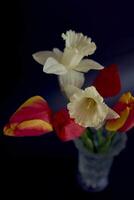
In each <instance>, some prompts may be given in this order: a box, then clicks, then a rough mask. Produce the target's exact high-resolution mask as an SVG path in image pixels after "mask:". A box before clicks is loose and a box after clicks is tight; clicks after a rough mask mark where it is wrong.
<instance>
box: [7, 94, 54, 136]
mask: <svg viewBox="0 0 134 200" xmlns="http://www.w3.org/2000/svg"><path fill="white" fill-rule="evenodd" d="M51 118H52V111H51V109H50V108H49V106H48V103H47V102H46V101H45V100H44V99H43V98H42V97H40V96H34V97H31V98H30V99H28V100H27V101H26V102H25V103H24V104H22V105H21V106H20V107H19V108H18V109H17V111H16V112H15V113H14V114H13V115H12V116H11V118H10V120H9V123H8V124H7V125H6V126H5V127H4V134H5V135H8V136H38V135H42V134H44V133H48V132H50V131H52V130H53V128H52V125H51V124H52V123H51Z"/></svg>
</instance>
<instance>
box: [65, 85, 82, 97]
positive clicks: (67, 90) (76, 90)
mask: <svg viewBox="0 0 134 200" xmlns="http://www.w3.org/2000/svg"><path fill="white" fill-rule="evenodd" d="M64 91H65V93H66V96H67V97H68V98H69V99H70V97H71V96H72V95H74V94H75V93H79V92H82V90H81V89H79V88H77V87H75V86H73V85H67V86H65V87H64Z"/></svg>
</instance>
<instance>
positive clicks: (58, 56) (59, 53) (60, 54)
mask: <svg viewBox="0 0 134 200" xmlns="http://www.w3.org/2000/svg"><path fill="white" fill-rule="evenodd" d="M53 52H54V54H55V57H56V58H57V60H58V61H60V60H61V58H62V55H63V52H62V51H61V50H59V49H58V48H53Z"/></svg>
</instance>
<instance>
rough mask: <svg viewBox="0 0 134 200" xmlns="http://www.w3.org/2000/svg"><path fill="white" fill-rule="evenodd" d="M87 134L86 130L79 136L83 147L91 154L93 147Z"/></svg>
mask: <svg viewBox="0 0 134 200" xmlns="http://www.w3.org/2000/svg"><path fill="white" fill-rule="evenodd" d="M87 133H88V130H86V132H85V133H83V134H82V135H81V140H82V142H83V144H84V146H85V147H86V149H88V150H89V151H92V152H93V151H94V145H93V142H92V140H91V139H90V138H89V137H88V134H87Z"/></svg>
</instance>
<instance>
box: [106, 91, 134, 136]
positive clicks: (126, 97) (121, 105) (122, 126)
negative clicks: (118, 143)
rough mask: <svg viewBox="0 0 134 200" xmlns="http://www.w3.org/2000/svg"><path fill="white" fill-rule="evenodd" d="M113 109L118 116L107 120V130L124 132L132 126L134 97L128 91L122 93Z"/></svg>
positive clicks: (133, 122) (133, 125)
mask: <svg viewBox="0 0 134 200" xmlns="http://www.w3.org/2000/svg"><path fill="white" fill-rule="evenodd" d="M113 109H114V110H115V111H116V112H117V113H118V114H119V115H120V118H118V119H112V120H108V121H107V123H106V129H107V130H108V131H118V132H126V131H128V130H130V129H131V128H133V127H134V97H133V96H132V95H131V93H130V92H127V93H125V94H123V95H122V96H121V98H120V99H119V102H118V103H117V104H116V105H115V106H114V108H113Z"/></svg>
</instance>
